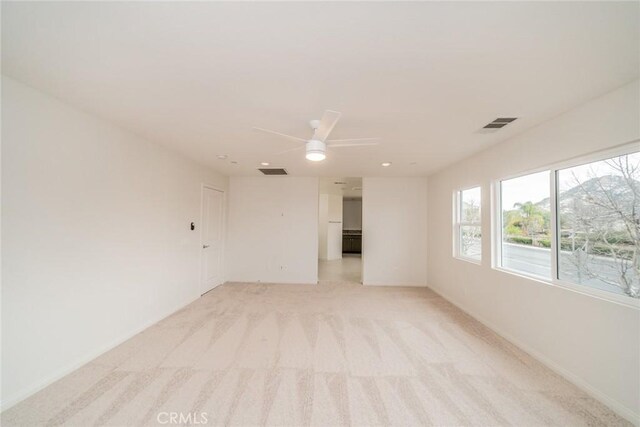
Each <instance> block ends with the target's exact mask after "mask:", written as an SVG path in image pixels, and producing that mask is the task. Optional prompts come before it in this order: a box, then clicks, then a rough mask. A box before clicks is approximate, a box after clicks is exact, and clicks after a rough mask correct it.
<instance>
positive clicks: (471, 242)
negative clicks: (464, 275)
mask: <svg viewBox="0 0 640 427" xmlns="http://www.w3.org/2000/svg"><path fill="white" fill-rule="evenodd" d="M481 200H482V193H481V190H480V187H474V188H470V189H468V190H463V191H459V192H458V197H457V209H456V210H457V215H456V216H457V221H456V223H457V227H456V228H457V233H456V235H457V239H456V240H457V244H456V248H457V250H456V256H458V257H460V258H466V259H470V260H475V261H480V259H481V257H482V228H481V214H480V204H481Z"/></svg>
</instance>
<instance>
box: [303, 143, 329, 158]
mask: <svg viewBox="0 0 640 427" xmlns="http://www.w3.org/2000/svg"><path fill="white" fill-rule="evenodd" d="M305 148H306V150H307V154H306V156H305V157H306V158H307V160H311V161H312V162H320V161H322V160H324V159H326V158H327V155H326V153H325V152H326V151H327V144H325V143H324V142H322V141H318V140H317V139H312V140H310V141H308V142H307V143H306V144H305Z"/></svg>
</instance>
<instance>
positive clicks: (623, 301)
mask: <svg viewBox="0 0 640 427" xmlns="http://www.w3.org/2000/svg"><path fill="white" fill-rule="evenodd" d="M639 143H640V139H635V140H633V141H630V142H627V143H624V144H621V145H618V146H616V147H613V148H608V149H605V150H599V151H596V152H592V153H590V154H586V155H581V156H577V157H573V158H571V159H568V160H564V161H560V162H556V163H552V164H550V165H546V166H544V167H539V168H535V169H529V170H527V171H524V172H519V173H515V174H511V175H507V176H501V177H500V178H495V179H493V180H492V182H491V210H490V215H491V226H492V230H491V233H490V237H491V268H492V269H494V270H497V271H501V272H504V273H508V274H512V275H515V276H519V277H522V278H526V279H529V280H533V281H536V282H539V283H541V284H545V285H549V286H557V287H560V288H564V289H568V290H570V291H574V292H577V293H580V294H583V295H588V296H591V297H594V298H598V299H602V300H606V301H609V302H614V303H617V304H620V305H624V306H628V307H633V308H638V309H640V299H636V298H632V297H630V296H626V295H620V294H615V293H613V292H609V291H605V290H602V289H596V288H592V287H589V286H587V285H580V284H577V283H572V282H569V281H566V280H560V279H559V271H558V264H559V255H560V254H559V251H558V236H559V235H560V233H559V227H560V224H559V223H558V220H557V215H558V211H557V198H558V179H557V178H558V172H559V171H560V170H562V169H567V168H571V167H575V166H581V165H584V164H588V163H593V162H598V161H602V160H607V159H609V158H612V157H618V156H624V155H625V154H632V153H636V152H639V151H640V147H639V146H638V144H639ZM544 171H548V172H549V184H550V185H549V187H550V188H549V190H550V193H549V200H550V206H549V209H550V211H551V212H550V221H551V227H550V231H551V239H550V240H551V248H550V249H551V254H550V256H551V277H549V278H547V277H543V276H538V275H535V274H530V273H526V272H522V271H518V270H513V269H510V268H507V267H503V266H502V243H503V241H502V233H503V230H502V181H506V180H509V179H513V178H520V177H523V176H526V175H530V174H534V173H539V172H544Z"/></svg>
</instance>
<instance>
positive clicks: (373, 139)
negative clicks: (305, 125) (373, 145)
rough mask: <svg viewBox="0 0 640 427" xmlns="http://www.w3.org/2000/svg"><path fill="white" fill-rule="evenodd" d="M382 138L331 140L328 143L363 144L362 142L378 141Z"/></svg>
mask: <svg viewBox="0 0 640 427" xmlns="http://www.w3.org/2000/svg"><path fill="white" fill-rule="evenodd" d="M379 139H380V138H347V139H330V140H328V141H327V144H328V145H331V144H334V143H340V144H342V143H345V142H361V141H378V140H379Z"/></svg>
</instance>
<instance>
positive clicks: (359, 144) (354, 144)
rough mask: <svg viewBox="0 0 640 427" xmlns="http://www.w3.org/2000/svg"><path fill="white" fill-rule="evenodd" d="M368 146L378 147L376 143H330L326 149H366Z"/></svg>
mask: <svg viewBox="0 0 640 427" xmlns="http://www.w3.org/2000/svg"><path fill="white" fill-rule="evenodd" d="M370 145H378V143H377V142H336V143H334V142H331V143H329V144H327V147H331V148H343V147H366V146H370Z"/></svg>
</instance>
